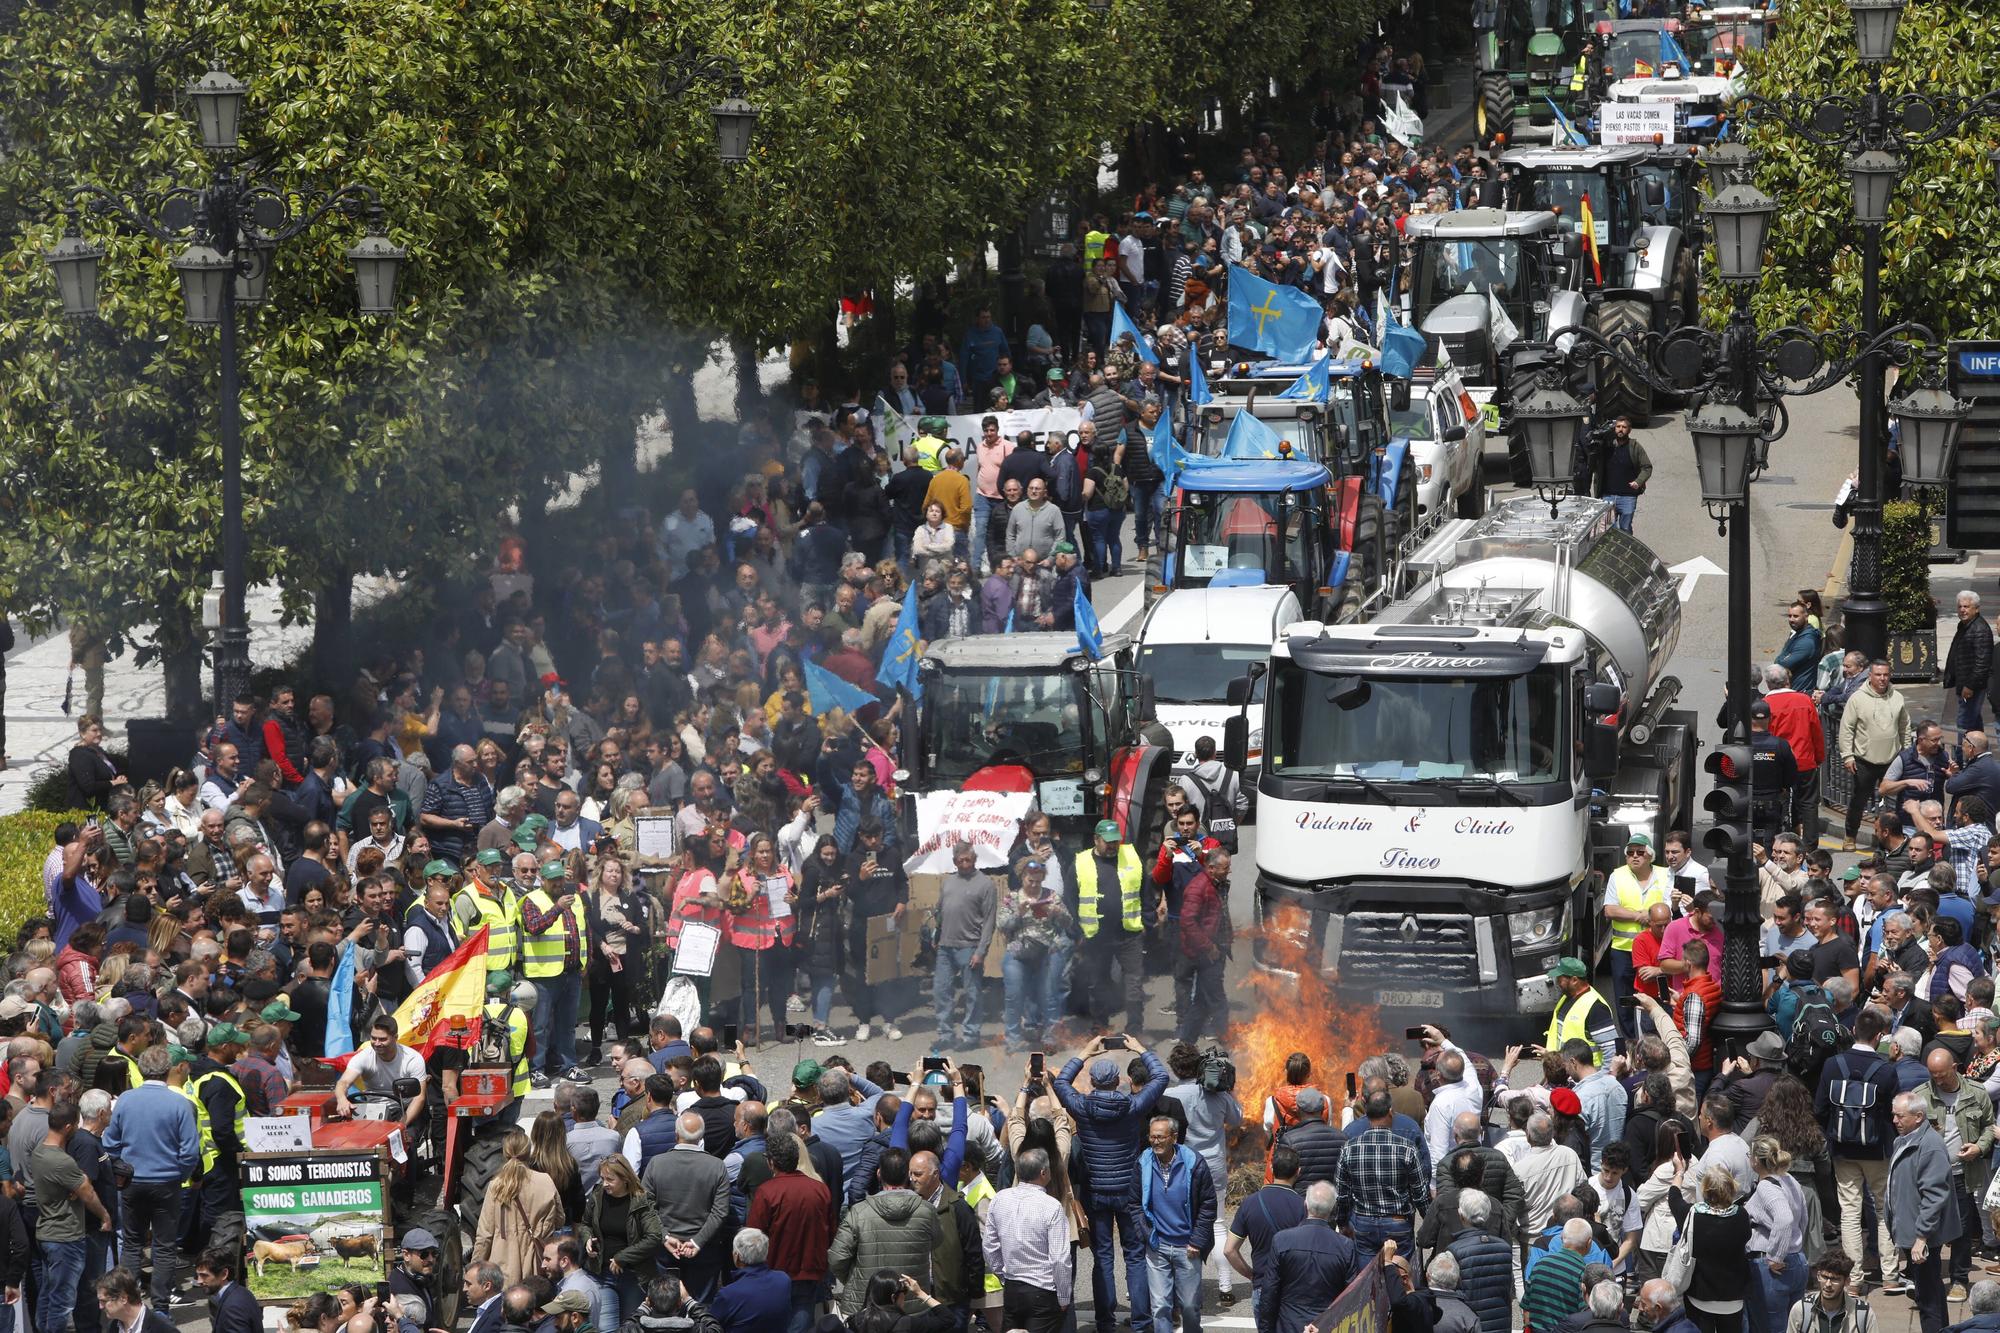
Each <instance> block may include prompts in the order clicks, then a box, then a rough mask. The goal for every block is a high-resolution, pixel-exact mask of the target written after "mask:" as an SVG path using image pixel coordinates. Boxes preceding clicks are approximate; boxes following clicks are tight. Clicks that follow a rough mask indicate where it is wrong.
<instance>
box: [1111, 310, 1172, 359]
mask: <svg viewBox="0 0 2000 1333" xmlns="http://www.w3.org/2000/svg"><path fill="white" fill-rule="evenodd" d="M1121 333H1129V334H1131V335H1132V345H1133V347H1135V348H1137V349H1138V352H1139V359H1140V360H1141V361H1150V362H1151V363H1152V364H1154V365H1156V366H1157V365H1159V364H1160V354H1159V353H1158V352H1155V351H1154V350H1153V345H1152V344H1151V343H1150V342H1147V341H1146V335H1145V334H1143V333H1141V332H1139V326H1138V325H1137V324H1134V323H1133V322H1132V317H1131V316H1130V315H1128V314H1126V313H1125V307H1124V306H1122V305H1120V304H1118V303H1117V302H1116V301H1113V302H1112V303H1111V341H1112V342H1114V343H1115V342H1117V341H1118V335H1119V334H1121Z"/></svg>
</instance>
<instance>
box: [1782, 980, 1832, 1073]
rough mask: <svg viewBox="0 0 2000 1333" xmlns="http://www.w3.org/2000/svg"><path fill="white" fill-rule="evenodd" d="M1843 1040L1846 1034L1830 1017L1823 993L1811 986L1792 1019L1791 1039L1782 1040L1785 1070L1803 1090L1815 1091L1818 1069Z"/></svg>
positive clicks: (1829, 1009) (1830, 1013) (1827, 1001)
mask: <svg viewBox="0 0 2000 1333" xmlns="http://www.w3.org/2000/svg"><path fill="white" fill-rule="evenodd" d="M1846 1040H1847V1033H1846V1032H1844V1031H1843V1030H1842V1029H1841V1026H1840V1020H1839V1019H1838V1018H1836V1017H1834V1013H1833V1003H1832V1002H1831V1001H1830V1000H1828V999H1827V996H1826V992H1825V991H1823V990H1821V989H1820V988H1819V987H1817V986H1814V987H1813V988H1812V989H1811V990H1809V991H1806V992H1804V993H1803V996H1802V1002H1801V1003H1800V1005H1799V1012H1798V1014H1797V1015H1796V1016H1795V1017H1794V1018H1793V1019H1792V1031H1791V1035H1790V1036H1789V1037H1787V1038H1786V1039H1785V1068H1786V1069H1787V1070H1788V1071H1790V1072H1791V1073H1792V1074H1793V1075H1794V1076H1795V1077H1797V1078H1798V1079H1799V1080H1800V1081H1802V1082H1803V1083H1804V1084H1805V1085H1806V1086H1807V1087H1809V1088H1814V1087H1818V1086H1819V1071H1820V1068H1821V1066H1823V1065H1825V1064H1826V1062H1827V1061H1828V1060H1831V1059H1832V1058H1833V1057H1834V1056H1835V1055H1836V1054H1838V1053H1839V1051H1840V1048H1841V1046H1842V1045H1844V1044H1845V1042H1846Z"/></svg>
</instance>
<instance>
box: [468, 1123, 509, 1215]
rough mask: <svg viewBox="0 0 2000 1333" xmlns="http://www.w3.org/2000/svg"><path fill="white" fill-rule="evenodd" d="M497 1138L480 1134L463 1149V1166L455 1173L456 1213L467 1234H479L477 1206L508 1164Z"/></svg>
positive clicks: (490, 1134)
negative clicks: (456, 1178)
mask: <svg viewBox="0 0 2000 1333" xmlns="http://www.w3.org/2000/svg"><path fill="white" fill-rule="evenodd" d="M500 1138H501V1136H500V1135H498V1134H493V1133H488V1134H479V1135H476V1136H474V1137H473V1139H472V1141H471V1142H470V1143H468V1144H466V1146H465V1162H464V1164H463V1165H462V1166H460V1167H459V1170H458V1212H459V1216H461V1217H463V1218H464V1219H465V1229H466V1230H467V1231H472V1232H477V1231H478V1230H479V1206H480V1204H481V1202H482V1201H484V1200H485V1198H486V1187H487V1186H488V1185H491V1184H492V1183H493V1177H494V1176H496V1175H498V1174H499V1173H500V1168H501V1167H503V1166H505V1165H506V1164H507V1158H506V1154H504V1153H503V1152H502V1151H501V1150H500Z"/></svg>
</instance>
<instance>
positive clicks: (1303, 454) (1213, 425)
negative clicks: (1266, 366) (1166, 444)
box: [1194, 417, 1320, 462]
mask: <svg viewBox="0 0 2000 1333" xmlns="http://www.w3.org/2000/svg"><path fill="white" fill-rule="evenodd" d="M1231 419H1232V418H1230V417H1224V418H1223V419H1222V420H1220V421H1207V420H1204V421H1203V422H1202V426H1201V435H1200V437H1199V439H1197V440H1196V442H1195V450H1194V451H1195V452H1196V453H1198V454H1203V455H1206V456H1207V457H1209V458H1220V457H1221V456H1222V446H1223V445H1225V444H1227V443H1228V442H1229V423H1230V421H1231ZM1262 420H1263V422H1264V424H1265V425H1267V426H1269V427H1270V428H1271V431H1272V433H1273V434H1275V435H1276V436H1277V437H1278V438H1279V439H1280V440H1285V441H1289V442H1290V444H1291V446H1292V457H1294V458H1304V459H1311V460H1312V461H1313V462H1318V461H1319V458H1320V444H1319V440H1320V425H1319V423H1318V422H1317V421H1301V420H1299V418H1297V417H1264V418H1262Z"/></svg>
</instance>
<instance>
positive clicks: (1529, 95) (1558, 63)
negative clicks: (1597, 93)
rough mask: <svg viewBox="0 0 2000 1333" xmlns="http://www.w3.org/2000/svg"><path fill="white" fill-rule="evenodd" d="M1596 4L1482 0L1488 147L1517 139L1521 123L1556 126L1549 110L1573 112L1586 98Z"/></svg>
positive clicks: (1479, 32) (1482, 108)
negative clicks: (1503, 139) (1516, 129)
mask: <svg viewBox="0 0 2000 1333" xmlns="http://www.w3.org/2000/svg"><path fill="white" fill-rule="evenodd" d="M1592 18H1593V11H1592V8H1591V4H1590V0H1483V2H1482V3H1480V4H1478V5H1475V6H1474V12H1473V20H1472V21H1473V27H1474V29H1475V30H1476V36H1477V41H1476V43H1475V46H1474V50H1475V54H1476V56H1477V59H1478V63H1479V101H1478V105H1477V106H1475V107H1474V108H1473V115H1474V118H1475V120H1476V123H1477V127H1478V131H1479V141H1480V142H1481V143H1482V144H1492V143H1494V142H1495V141H1496V140H1497V139H1498V138H1499V136H1502V135H1505V136H1506V137H1507V139H1508V140H1509V141H1511V140H1512V139H1513V137H1514V122H1515V119H1516V117H1524V118H1525V119H1526V120H1527V121H1528V123H1529V124H1531V125H1552V124H1554V123H1555V116H1554V113H1552V112H1551V111H1550V110H1549V103H1550V102H1553V103H1555V105H1556V106H1558V107H1561V108H1562V109H1563V113H1564V114H1565V115H1569V114H1570V113H1571V108H1573V107H1574V106H1576V104H1577V103H1578V101H1579V100H1580V99H1581V98H1582V96H1583V92H1584V84H1585V83H1586V82H1587V78H1586V74H1587V71H1588V68H1589V63H1588V56H1589V51H1588V48H1589V45H1590V40H1591V27H1592Z"/></svg>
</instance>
